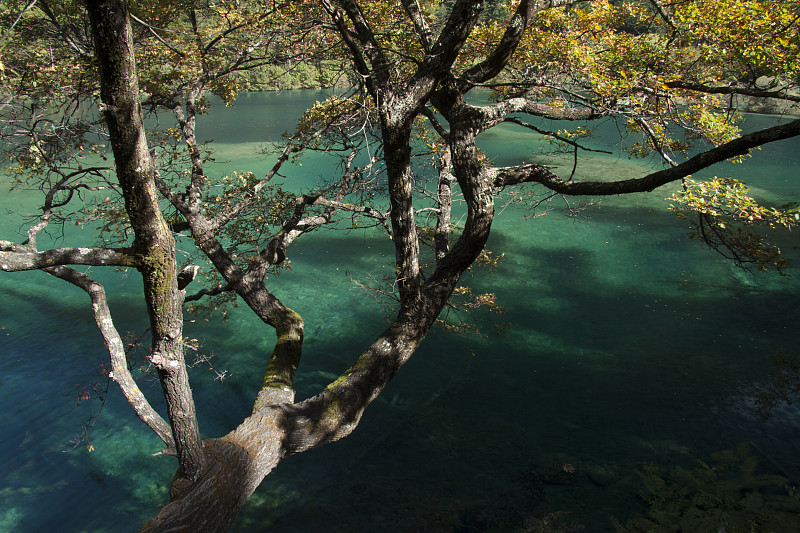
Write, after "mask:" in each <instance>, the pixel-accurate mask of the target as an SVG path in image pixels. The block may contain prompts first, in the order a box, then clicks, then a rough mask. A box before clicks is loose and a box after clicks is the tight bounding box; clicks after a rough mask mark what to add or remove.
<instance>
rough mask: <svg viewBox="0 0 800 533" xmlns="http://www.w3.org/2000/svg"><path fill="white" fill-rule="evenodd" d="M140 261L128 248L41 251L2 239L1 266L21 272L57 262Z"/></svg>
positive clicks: (112, 263)
mask: <svg viewBox="0 0 800 533" xmlns="http://www.w3.org/2000/svg"><path fill="white" fill-rule="evenodd" d="M138 263H139V260H138V258H137V256H136V255H135V254H134V253H133V250H131V249H129V248H121V249H108V248H56V249H53V250H45V251H42V252H37V251H33V250H31V249H30V248H28V247H27V246H23V245H21V244H16V243H12V242H9V241H0V270H4V271H6V272H19V271H25V270H40V269H43V268H46V267H52V266H58V265H90V266H120V267H136V266H137V265H138Z"/></svg>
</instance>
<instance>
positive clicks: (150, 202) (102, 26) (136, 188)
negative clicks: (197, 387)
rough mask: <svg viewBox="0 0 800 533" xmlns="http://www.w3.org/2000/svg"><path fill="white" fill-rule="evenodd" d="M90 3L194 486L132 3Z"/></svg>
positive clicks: (157, 349) (172, 289)
mask: <svg viewBox="0 0 800 533" xmlns="http://www.w3.org/2000/svg"><path fill="white" fill-rule="evenodd" d="M86 5H87V8H88V12H89V18H90V20H91V24H92V33H93V36H94V40H95V53H96V56H97V64H98V66H99V69H100V84H101V97H102V106H101V109H102V111H103V112H104V116H105V119H106V123H107V125H108V132H109V136H110V138H111V147H112V149H113V152H114V162H115V164H116V171H117V180H118V181H119V184H120V186H121V188H122V193H123V196H124V198H125V208H126V210H127V213H128V217H129V219H130V222H131V226H132V228H133V231H134V235H135V239H134V245H133V249H134V252H135V253H136V254H137V255H138V256H139V257H140V265H141V266H140V267H139V270H140V272H141V273H142V279H143V281H144V293H145V300H146V302H147V309H148V313H149V315H150V325H151V332H152V337H153V344H152V354H151V360H152V362H153V365H154V366H155V367H156V368H157V369H158V376H159V379H160V381H161V387H162V390H163V391H164V396H165V398H166V404H167V411H168V415H169V421H170V425H171V426H172V432H173V436H174V439H175V446H176V449H177V455H178V461H179V465H180V466H179V472H178V478H179V479H185V480H186V483H185V485H189V484H191V483H192V482H194V481H196V480H197V479H199V478H200V476H201V474H202V473H203V471H204V469H205V459H204V454H203V448H202V443H201V440H200V432H199V429H198V426H197V417H196V415H195V407H194V400H193V398H192V393H191V389H190V388H189V380H188V376H187V373H186V365H185V362H184V359H183V313H182V305H183V294H182V292H181V291H180V290H179V289H178V287H177V272H176V261H175V241H174V239H173V238H172V233H171V232H170V229H169V227H168V225H167V223H166V221H165V220H164V217H163V216H162V214H161V210H160V209H159V206H158V193H157V191H156V187H155V181H154V178H155V169H154V166H153V161H152V159H151V158H150V154H149V151H148V148H147V139H146V135H145V130H144V124H143V121H142V110H141V104H140V101H139V86H138V82H137V76H136V64H135V58H134V55H133V38H132V33H131V26H130V20H129V17H128V10H127V5H126V3H125V1H124V0H87V2H86ZM179 485H180V484H179Z"/></svg>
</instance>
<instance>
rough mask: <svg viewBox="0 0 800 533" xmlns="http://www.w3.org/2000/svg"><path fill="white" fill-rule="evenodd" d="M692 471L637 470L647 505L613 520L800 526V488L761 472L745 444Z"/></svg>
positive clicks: (675, 527)
mask: <svg viewBox="0 0 800 533" xmlns="http://www.w3.org/2000/svg"><path fill="white" fill-rule="evenodd" d="M697 464H698V466H697V467H696V468H694V469H692V470H686V469H683V468H680V467H675V468H672V469H670V470H669V471H667V472H665V469H664V468H662V467H660V466H657V465H648V466H645V467H644V468H643V470H642V471H641V472H640V473H639V474H640V476H641V478H642V480H643V482H644V484H645V487H646V492H645V493H643V494H642V495H641V496H642V498H644V500H645V501H646V502H647V503H648V504H649V506H650V509H649V511H648V512H647V515H646V517H643V518H637V519H632V520H629V521H628V522H627V523H626V524H624V525H622V524H620V523H618V522H616V523H615V526H616V528H617V532H618V533H666V532H675V533H678V532H686V533H689V532H691V533H706V532H708V533H784V532H787V531H800V491H798V489H797V488H796V487H793V486H790V485H789V483H788V480H787V479H785V478H783V477H781V476H775V475H767V474H759V473H758V472H757V467H758V460H757V459H756V458H755V457H753V456H752V455H751V454H750V448H749V446H748V445H747V444H742V445H740V446H739V447H737V448H736V450H725V451H722V452H718V453H715V454H713V455H712V461H711V463H710V464H709V463H706V462H704V461H699V460H698V461H697Z"/></svg>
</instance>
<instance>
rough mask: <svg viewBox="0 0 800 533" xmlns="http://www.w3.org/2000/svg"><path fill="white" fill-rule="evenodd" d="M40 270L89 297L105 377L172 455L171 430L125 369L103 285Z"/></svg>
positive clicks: (62, 271) (64, 271) (72, 273)
mask: <svg viewBox="0 0 800 533" xmlns="http://www.w3.org/2000/svg"><path fill="white" fill-rule="evenodd" d="M44 271H45V272H47V273H48V274H50V275H52V276H55V277H57V278H60V279H63V280H65V281H68V282H69V283H71V284H73V285H75V286H76V287H79V288H81V289H83V290H84V291H86V293H87V294H88V295H89V298H91V300H92V312H93V313H94V318H95V322H96V323H97V328H98V329H99V330H100V333H101V334H102V336H103V341H104V342H105V344H106V348H107V349H108V354H109V357H110V358H111V372H110V373H109V377H110V378H111V379H113V380H114V381H115V382H117V384H119V387H120V389H121V390H122V393H123V394H124V395H125V398H126V399H127V400H128V403H129V404H130V405H131V407H133V410H134V411H135V412H136V415H137V416H138V417H139V418H140V419H141V420H142V422H144V423H145V424H147V426H148V427H149V428H150V429H152V430H153V431H154V432H155V434H156V435H158V437H159V438H160V439H161V440H162V441H163V442H164V444H165V445H166V446H167V449H166V450H164V451H163V452H162V453H165V454H168V455H175V453H176V451H175V441H174V440H173V438H172V428H171V427H170V426H169V424H167V422H166V421H165V420H164V419H163V418H161V416H160V415H159V414H158V413H157V412H156V411H155V409H153V407H152V406H151V405H150V403H149V402H148V401H147V398H145V396H144V394H143V393H142V391H141V389H139V387H138V386H137V385H136V381H135V380H134V379H133V376H131V373H130V371H129V370H128V361H127V358H126V355H125V348H124V345H123V343H122V339H121V338H120V336H119V333H118V332H117V330H116V328H115V327H114V322H113V320H112V319H111V311H110V310H109V308H108V303H107V301H106V293H105V289H104V288H103V286H102V285H101V284H100V283H98V282H96V281H95V280H93V279H92V278H90V277H89V276H87V275H86V274H82V273H80V272H78V271H76V270H73V269H71V268H67V267H64V266H57V267H52V268H46V269H44Z"/></svg>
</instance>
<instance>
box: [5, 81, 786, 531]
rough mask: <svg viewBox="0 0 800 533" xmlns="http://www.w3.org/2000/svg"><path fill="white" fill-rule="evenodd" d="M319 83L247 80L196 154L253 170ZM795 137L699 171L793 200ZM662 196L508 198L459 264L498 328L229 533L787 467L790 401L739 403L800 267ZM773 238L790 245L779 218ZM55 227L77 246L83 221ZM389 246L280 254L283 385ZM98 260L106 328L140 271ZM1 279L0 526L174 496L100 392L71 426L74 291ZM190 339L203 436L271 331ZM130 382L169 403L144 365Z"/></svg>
mask: <svg viewBox="0 0 800 533" xmlns="http://www.w3.org/2000/svg"><path fill="white" fill-rule="evenodd" d="M318 98H321V95H319V94H318V93H316V92H311V91H305V92H285V93H275V94H250V95H243V96H242V97H240V98H239V100H238V101H237V103H236V106H234V107H233V108H229V109H226V108H223V107H221V106H220V107H216V108H214V109H213V110H212V112H211V116H209V117H203V118H204V120H203V126H202V128H203V129H201V135H202V136H204V137H206V138H209V139H214V141H215V143H214V145H215V146H216V149H217V155H216V158H217V162H216V167H215V170H218V171H220V172H223V171H226V172H227V171H230V170H233V169H246V170H253V171H254V172H255V173H256V174H257V175H258V174H262V173H263V172H264V170H265V169H266V168H268V167H269V166H270V165H271V162H270V161H269V160H268V159H267V158H265V156H263V155H262V154H261V151H262V148H263V146H264V145H265V144H266V143H268V142H270V141H277V140H280V134H281V133H282V132H283V131H285V130H291V129H292V124H293V120H294V119H295V118H296V117H297V116H298V115H299V114H300V113H301V112H302V110H303V109H304V108H305V107H306V106H308V105H310V104H312V103H313V102H314V100H315V99H318ZM766 120H767V119H766V118H764V117H751V118H750V119H749V123H748V124H749V127H756V126H758V124H761V123H763V122H764V121H766ZM616 131H617V130H616V128H615V127H614V126H613V125H612V124H608V125H606V126H605V127H604V129H603V130H602V131H601V132H600V133H599V134H598V136H597V137H596V138H595V139H594V140H593V142H594V143H596V144H597V145H602V144H604V143H612V144H613V143H615V142H616V141H617V138H616V137H615V135H616ZM481 142H482V148H483V149H484V150H485V151H486V153H487V154H488V155H489V156H490V157H493V158H495V160H496V162H497V164H501V165H505V164H513V163H515V162H519V161H521V160H531V159H533V158H536V157H538V156H537V154H536V153H535V152H534V151H533V149H532V148H531V147H534V148H536V147H541V146H542V143H541V141H540V140H539V139H537V138H536V137H535V136H533V135H530V134H529V133H526V132H522V131H520V130H519V129H513V128H508V129H501V130H498V131H496V132H492V133H490V134H487V135H485V136H484V137H483V138H482V139H481ZM798 153H800V141H798V140H791V141H785V142H781V143H778V144H775V145H772V146H769V147H767V148H764V149H763V150H761V151H758V152H756V153H755V154H754V155H753V157H752V158H751V160H749V161H748V162H747V163H746V164H745V165H720V166H719V167H718V168H714V169H711V172H709V173H708V174H709V175H711V174H721V175H727V174H733V175H735V176H737V177H740V178H742V179H746V180H747V181H748V183H749V184H750V185H751V186H752V189H753V190H754V191H755V193H756V195H757V196H758V197H759V198H761V199H764V200H765V201H768V202H771V203H774V204H777V205H780V204H782V203H786V202H791V201H800V179H799V178H800V175H798V174H800V157H798ZM323 163H324V162H323V161H321V160H320V159H318V158H316V159H315V158H309V159H307V160H305V162H304V165H303V166H302V167H296V168H295V169H294V170H293V171H292V172H291V173H290V175H289V176H288V178H287V181H288V182H289V183H292V184H296V187H297V189H298V190H303V189H305V188H308V187H310V186H311V185H312V184H313V183H314V182H315V181H316V180H319V179H321V178H323V177H324V176H325V173H326V171H327V169H326V167H325V166H324V165H323ZM552 163H553V164H557V165H566V166H563V167H562V169H563V168H569V166H568V162H560V163H559V162H558V161H553V162H552ZM582 163H583V165H582V169H581V170H580V171H579V177H580V176H605V177H608V176H612V175H617V176H619V177H632V176H636V175H641V174H642V173H643V172H646V171H647V169H646V164H644V163H642V162H639V161H631V160H628V159H626V158H624V157H622V158H620V157H617V156H613V157H611V156H603V155H598V156H596V157H592V158H591V159H588V160H585V161H583V162H582ZM2 179H3V180H5V181H3V183H6V181H7V179H6V178H2ZM6 189H7V188H6ZM672 190H673V189H670V188H663V189H659V190H657V191H655V192H653V193H650V194H647V195H638V196H629V197H619V198H606V199H602V200H601V201H595V202H594V205H592V206H589V207H588V208H587V209H586V210H584V211H582V212H581V216H579V217H566V216H564V210H563V205H564V204H563V202H562V201H561V200H558V199H556V200H554V201H553V202H551V203H550V204H548V206H549V207H551V209H549V210H547V211H539V214H543V215H544V216H539V217H537V218H531V217H529V216H527V215H529V214H530V213H529V212H528V211H526V210H525V209H524V208H522V207H519V206H517V207H515V206H510V207H509V208H507V209H506V210H505V211H503V213H502V214H501V215H500V216H499V217H498V219H497V221H496V223H495V227H494V231H493V234H492V237H491V239H490V248H491V249H492V250H493V251H494V252H495V253H497V254H499V253H505V260H504V261H503V262H502V263H501V265H500V267H499V269H498V270H497V271H496V272H494V273H493V274H492V275H487V274H486V273H485V272H481V271H477V272H476V273H475V275H474V277H473V276H470V275H467V276H466V277H465V281H466V282H468V283H470V284H471V285H472V286H473V287H474V289H475V290H476V291H477V290H480V291H487V292H488V291H491V292H495V293H496V294H497V296H498V301H499V302H500V303H501V304H502V305H503V306H504V307H505V308H506V309H507V313H506V314H504V315H502V316H499V317H496V320H497V321H498V322H499V323H510V324H511V326H510V328H509V329H507V330H505V331H501V332H498V331H496V330H495V328H494V327H493V326H492V325H491V324H489V323H487V324H485V327H484V328H483V331H484V333H485V335H486V336H485V337H477V336H467V337H454V336H453V335H451V334H448V333H446V332H444V331H442V330H434V331H433V332H432V333H431V334H430V335H429V337H428V339H427V340H426V341H425V342H424V344H423V345H422V347H421V348H420V349H419V350H418V352H417V353H416V354H415V355H414V357H413V358H412V359H411V361H410V362H409V363H408V364H407V366H406V367H404V369H403V370H402V371H401V372H400V374H399V375H398V376H397V378H396V379H395V380H394V381H393V382H392V383H391V385H390V386H389V387H388V389H387V390H386V391H385V393H384V394H383V395H382V396H381V397H380V398H379V399H378V400H377V401H376V402H375V403H374V404H373V405H372V406H370V408H369V409H368V410H367V412H366V414H365V416H364V418H363V421H362V423H361V425H360V426H359V427H358V428H357V429H356V431H355V432H354V433H353V434H352V435H351V436H349V437H348V438H346V439H344V440H342V441H340V442H337V443H334V444H332V445H328V446H325V447H322V448H320V449H317V450H312V451H310V452H307V453H303V454H301V455H298V456H294V457H291V458H289V459H288V460H286V461H285V462H284V463H282V464H281V465H280V466H279V467H278V469H277V470H276V471H275V472H274V473H273V474H271V475H270V476H269V477H268V478H267V479H266V480H265V482H264V483H263V484H262V486H261V487H260V488H259V490H258V491H257V492H256V494H255V495H254V496H253V497H252V498H251V500H250V501H249V502H248V503H247V505H246V507H245V509H244V510H243V512H242V514H241V516H240V518H239V520H238V521H237V523H236V526H235V528H234V531H238V532H256V531H265V530H267V529H269V528H271V529H269V530H270V531H278V532H317V531H342V532H351V531H398V532H399V531H514V530H520V531H523V530H524V529H522V528H523V527H524V526H525V524H526V521H527V524H528V527H533V526H531V524H532V523H533V522H532V520H533V518H535V517H541V516H544V515H546V514H549V513H561V514H559V515H558V516H559V517H560V519H561V520H562V523H569V522H580V523H581V524H583V525H584V526H585V527H586V529H585V530H586V531H602V530H604V529H605V528H607V527H609V525H610V523H611V522H610V520H611V517H616V518H617V519H618V520H620V521H622V522H625V521H626V520H628V519H630V518H632V517H635V516H639V515H642V514H644V513H645V512H646V511H647V505H646V503H645V502H644V501H643V500H642V498H641V497H640V496H639V494H640V493H642V492H644V491H645V490H646V487H645V483H644V480H643V477H642V475H641V473H642V472H643V471H644V469H645V468H646V467H647V465H655V466H657V467H659V468H661V469H663V470H664V471H665V472H668V471H670V469H672V468H674V467H676V466H681V467H684V468H688V469H692V468H695V467H697V465H698V464H701V463H699V461H702V462H704V463H713V458H712V454H714V453H715V452H718V451H721V450H726V449H733V448H736V447H737V446H739V445H740V444H741V443H748V446H749V450H750V451H749V453H750V454H751V455H753V456H755V457H756V458H757V459H758V461H759V465H760V468H761V469H760V472H763V473H777V474H780V475H783V476H790V477H792V482H793V483H794V484H798V483H800V464H799V462H798V457H800V416H798V415H800V412H798V411H797V409H795V408H794V407H781V408H779V409H777V410H776V411H775V412H774V413H773V416H772V417H771V418H770V419H769V420H768V421H766V422H764V421H762V420H761V419H760V418H759V417H758V416H757V414H756V413H755V409H754V405H753V400H752V397H753V395H754V394H755V393H756V392H757V391H758V390H760V389H762V388H763V387H764V384H765V383H766V382H767V380H768V378H769V373H770V366H769V363H768V358H769V356H770V355H772V354H775V353H776V352H780V351H783V352H786V353H791V352H792V351H793V350H796V348H797V346H798V340H800V336H799V335H798V330H797V324H798V319H800V284H799V283H798V280H800V275H798V273H797V271H790V274H792V276H791V277H779V276H778V275H776V274H774V273H757V274H749V273H746V272H742V271H741V270H739V269H737V268H736V267H734V266H733V265H732V264H731V263H730V262H728V261H726V260H725V259H723V258H722V257H720V256H718V255H717V254H715V253H713V252H711V251H709V250H707V249H706V248H704V247H703V246H702V245H701V244H700V243H698V242H697V241H695V240H691V239H689V237H688V230H687V228H686V227H685V225H684V223H682V222H681V221H680V220H678V219H677V218H676V217H675V216H674V215H672V214H671V213H670V212H669V211H668V210H667V204H668V202H666V201H665V198H666V197H668V196H669V195H670V194H671V192H672ZM34 200H35V195H33V194H32V193H23V194H20V195H17V194H14V195H8V194H7V193H5V192H4V193H3V195H2V196H0V238H1V239H8V240H10V239H16V240H21V237H19V234H20V231H24V229H25V228H24V227H22V225H21V221H20V219H19V218H18V217H17V216H16V215H15V214H14V212H17V211H29V212H30V211H33V210H34V209H35V204H33V203H31V202H32V201H34ZM581 203H584V204H585V203H586V202H585V201H584V202H581V201H579V200H571V205H572V206H573V207H574V206H577V205H580V204H581ZM780 240H781V242H782V244H783V245H784V249H785V251H786V253H788V254H789V255H790V256H794V257H797V256H798V255H799V254H798V251H797V250H798V248H797V246H798V244H800V240H798V233H792V234H788V233H783V234H781V235H780ZM67 241H68V242H73V241H74V242H76V243H77V242H83V243H84V244H85V245H90V244H91V242H90V241H86V240H83V241H81V235H80V234H79V233H77V232H76V230H70V232H69V233H68V236H67ZM392 256H393V253H392V250H391V247H390V243H388V242H386V240H385V238H382V237H381V236H380V235H371V234H369V233H364V234H361V233H358V234H356V233H351V234H348V233H345V232H338V231H334V232H317V233H315V234H313V235H310V236H309V237H308V238H305V239H303V240H302V242H299V243H298V244H297V245H296V246H294V247H293V248H292V249H290V255H289V258H290V259H291V260H292V264H293V268H292V269H291V270H290V271H288V272H285V273H282V274H281V275H280V276H277V277H275V278H271V279H270V287H271V289H272V290H273V291H274V292H275V293H276V294H277V295H278V296H279V297H280V298H282V299H283V301H284V302H285V303H286V304H287V305H289V306H290V307H292V308H293V309H295V310H296V311H298V312H299V313H300V314H301V315H302V316H303V318H304V319H305V323H306V346H305V351H304V358H303V361H302V363H301V366H300V369H299V372H298V378H297V387H298V397H299V398H302V397H307V396H310V395H313V394H314V393H316V392H317V391H319V389H320V387H322V386H324V385H325V384H326V383H327V382H328V381H329V380H330V377H331V376H332V375H335V374H338V373H340V372H341V371H343V370H344V369H346V368H347V366H349V363H350V362H351V361H352V360H353V358H354V357H355V356H356V355H357V354H358V353H360V351H361V350H362V349H363V348H364V347H365V346H367V345H368V344H369V343H370V342H371V341H372V339H373V338H374V337H375V336H376V335H377V334H379V333H380V332H381V331H382V329H383V327H384V325H385V319H384V312H383V310H381V309H380V308H379V307H378V306H377V305H376V304H375V302H374V301H372V300H371V299H370V298H369V297H367V296H366V295H365V294H364V293H363V292H361V291H360V290H358V289H357V288H356V287H355V286H354V284H353V283H352V281H351V278H355V279H361V280H366V278H367V275H368V274H370V273H371V274H379V273H381V272H382V271H384V270H385V269H387V268H389V269H391V266H390V265H388V261H390V260H391V259H390V258H391V257H392ZM387 265H388V266H387ZM92 274H93V275H96V276H97V277H98V278H99V279H101V280H102V281H104V282H105V283H106V287H107V292H108V293H109V297H110V305H111V310H112V313H113V314H114V317H115V321H116V325H117V328H118V329H119V330H120V331H121V332H140V331H142V330H143V328H145V327H146V314H145V312H144V309H143V306H142V303H141V301H140V297H139V294H140V282H139V279H138V276H137V274H136V273H135V272H133V273H124V272H123V273H118V272H106V271H102V270H100V269H92ZM0 294H2V302H3V303H2V305H1V306H0V354H1V355H0V399H1V400H2V405H3V409H1V410H0V427H2V428H3V432H2V435H0V496H2V501H3V503H4V504H3V506H2V508H0V531H9V532H10V531H14V532H39V531H59V532H79V531H80V532H121V531H123V532H124V531H135V530H136V529H137V527H138V526H139V525H140V524H141V523H142V521H143V520H145V519H146V518H147V517H149V516H150V515H152V514H153V513H154V512H155V511H156V510H157V509H158V507H159V505H163V504H164V503H165V502H166V501H167V490H168V483H169V480H170V479H171V477H172V474H173V472H174V467H175V465H174V463H173V459H171V458H166V457H152V456H151V454H153V453H155V452H157V451H158V450H159V449H160V447H159V441H158V440H157V439H156V437H155V436H153V435H152V434H151V433H150V432H149V430H147V429H146V428H145V427H144V426H143V425H142V424H141V423H140V422H139V421H138V419H136V418H135V416H134V414H133V412H132V411H131V410H130V408H129V407H128V406H127V404H125V402H124V400H123V399H122V396H121V394H120V393H119V392H118V391H117V390H113V389H112V390H111V391H109V393H108V396H107V401H106V403H105V406H104V408H103V410H102V413H101V415H100V417H99V419H98V420H97V422H96V423H95V424H94V426H93V427H91V428H90V429H89V431H88V436H89V441H88V442H81V443H80V444H79V445H77V446H75V445H74V444H75V443H76V442H78V440H77V439H76V436H77V437H78V438H79V437H80V436H81V435H82V434H83V427H84V425H85V423H86V421H87V420H88V419H89V418H90V417H91V416H93V415H95V414H97V411H98V409H99V407H100V405H99V403H98V402H92V401H84V402H81V404H80V405H79V406H77V405H76V398H77V394H78V391H79V388H80V386H82V385H83V384H85V383H88V382H92V380H94V379H96V378H95V376H96V374H97V372H98V368H99V365H100V364H102V363H103V362H104V361H105V360H106V358H107V354H106V353H105V351H104V348H103V344H102V341H101V338H100V335H99V334H98V333H97V331H96V328H95V326H94V322H93V319H92V316H91V313H90V308H89V303H88V297H87V296H86V295H85V294H84V293H82V292H81V291H79V290H77V289H75V288H72V287H70V286H67V285H66V284H65V283H64V282H61V281H60V280H56V279H52V278H50V277H48V276H47V275H45V274H41V273H36V272H34V273H18V274H5V273H3V274H0ZM186 334H187V335H189V336H190V337H195V338H198V339H200V340H202V343H203V345H202V349H201V350H202V352H203V353H205V354H209V355H213V356H214V359H213V366H214V368H216V369H225V370H227V371H228V372H229V373H230V374H231V375H230V377H229V378H228V379H226V380H224V381H223V382H219V381H216V380H215V379H214V377H215V374H214V372H212V371H211V370H210V369H209V368H208V367H207V366H202V365H201V366H198V367H196V368H194V369H192V371H191V372H192V380H193V390H194V392H195V399H196V402H197V406H198V410H199V413H200V428H201V431H202V433H203V435H204V436H208V437H212V436H219V435H222V434H224V433H226V432H227V431H229V430H230V429H232V428H233V427H235V425H236V424H237V423H238V421H240V420H241V419H242V418H243V417H244V416H246V415H247V413H248V412H249V409H250V406H251V405H252V400H253V398H254V395H255V392H256V390H257V388H258V385H259V382H260V379H261V375H262V372H263V365H264V361H265V353H266V352H267V351H268V350H269V349H270V347H271V343H272V342H273V337H274V336H273V333H272V332H271V331H269V330H267V329H265V328H264V327H262V326H261V325H260V323H258V321H257V320H254V318H253V317H252V316H251V315H250V314H249V313H248V312H247V311H246V310H244V309H235V310H233V312H232V314H231V318H230V319H229V320H228V321H227V322H220V323H205V322H202V321H197V322H191V323H187V325H186ZM142 388H143V390H145V391H146V393H147V394H148V395H149V397H150V398H151V401H152V402H153V403H154V404H155V405H156V406H157V407H159V408H161V407H163V406H162V405H161V403H160V402H159V400H158V398H159V396H160V392H159V387H158V386H157V384H155V383H147V382H143V383H142ZM88 444H91V446H93V448H94V450H93V451H91V452H90V451H89V450H88V449H87V445H88ZM572 469H574V473H572V472H565V471H566V470H572ZM561 473H563V474H567V475H564V476H562V475H561ZM798 529H800V525H798ZM531 530H533V529H531Z"/></svg>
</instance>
